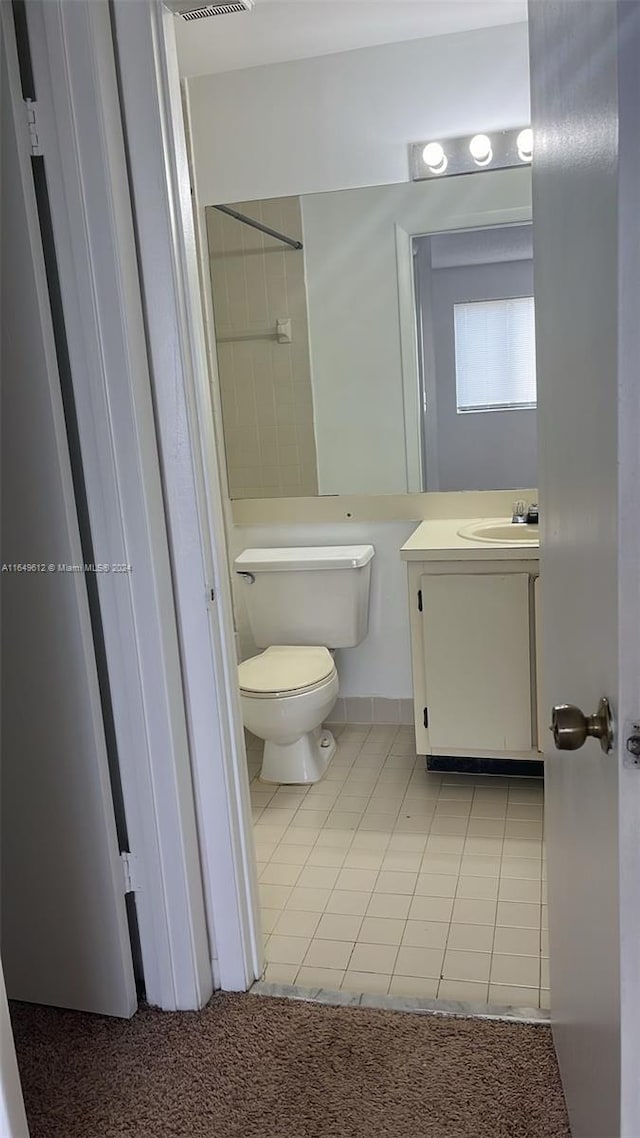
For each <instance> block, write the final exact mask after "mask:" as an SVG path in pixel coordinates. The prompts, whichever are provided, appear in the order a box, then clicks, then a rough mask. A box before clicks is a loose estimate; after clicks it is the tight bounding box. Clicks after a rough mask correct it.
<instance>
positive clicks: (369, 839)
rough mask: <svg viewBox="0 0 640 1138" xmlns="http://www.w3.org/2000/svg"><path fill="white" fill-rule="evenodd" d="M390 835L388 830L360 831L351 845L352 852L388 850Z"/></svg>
mask: <svg viewBox="0 0 640 1138" xmlns="http://www.w3.org/2000/svg"><path fill="white" fill-rule="evenodd" d="M390 836H391V835H390V834H389V833H387V831H386V830H370V831H366V832H365V831H363V830H359V831H358V833H357V834H356V836H355V837H354V839H353V842H352V844H351V849H352V850H386V848H387V846H388V845H389V838H390Z"/></svg>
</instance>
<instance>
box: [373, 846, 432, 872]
mask: <svg viewBox="0 0 640 1138" xmlns="http://www.w3.org/2000/svg"><path fill="white" fill-rule="evenodd" d="M421 862H422V851H418V850H416V851H413V852H412V851H406V850H389V849H388V850H387V852H386V853H385V855H384V860H383V862H382V869H384V870H388V871H395V872H400V873H418V871H419V869H420V864H421Z"/></svg>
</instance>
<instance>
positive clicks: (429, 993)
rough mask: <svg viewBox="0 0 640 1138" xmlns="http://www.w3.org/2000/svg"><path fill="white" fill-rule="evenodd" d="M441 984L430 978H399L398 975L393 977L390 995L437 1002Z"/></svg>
mask: <svg viewBox="0 0 640 1138" xmlns="http://www.w3.org/2000/svg"><path fill="white" fill-rule="evenodd" d="M439 983H440V981H439V980H438V979H435V978H432V977H428V976H398V975H397V974H396V975H394V976H392V977H391V983H390V985H389V995H391V996H408V997H411V996H413V997H415V998H416V999H419V998H422V999H423V1000H435V998H436V996H437V994H438V984H439Z"/></svg>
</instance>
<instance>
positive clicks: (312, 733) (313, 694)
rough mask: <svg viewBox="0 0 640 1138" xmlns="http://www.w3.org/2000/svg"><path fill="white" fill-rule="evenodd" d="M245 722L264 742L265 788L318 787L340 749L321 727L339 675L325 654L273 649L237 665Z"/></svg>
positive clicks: (283, 647) (298, 648)
mask: <svg viewBox="0 0 640 1138" xmlns="http://www.w3.org/2000/svg"><path fill="white" fill-rule="evenodd" d="M238 679H239V683H240V701H241V706H242V717H243V720H244V724H245V726H246V727H247V728H248V729H249V731H251V732H253V734H254V735H257V736H258V738H259V739H264V741H265V743H264V754H263V759H262V768H261V771H260V779H261V781H263V782H273V783H283V784H296V783H298V784H305V783H312V782H317V781H318V779H319V778H321V777H322V775H323V774H324V771H325V770H326V768H327V764H328V763H329V762H330V760H331V758H332V757H333V755H334V753H335V749H336V744H335V740H334V738H333V735H332V734H331V732H330V731H326V730H323V729H322V723H323V721H324V719H325V718H326V717H327V715H328V714H329V712H330V711H331V709H332V708H333V706H334V704H335V702H336V699H337V698H338V673H337V670H336V666H335V663H334V661H333V657H332V656H331V653H330V652H329V651H328V649H327V648H324V647H321V646H314V645H272V646H271V647H269V648H267V649H266V650H265V651H264V652H261V653H260V654H259V655H258V656H253V657H251V659H249V660H245V661H244V663H242V664H240V665H239V668H238Z"/></svg>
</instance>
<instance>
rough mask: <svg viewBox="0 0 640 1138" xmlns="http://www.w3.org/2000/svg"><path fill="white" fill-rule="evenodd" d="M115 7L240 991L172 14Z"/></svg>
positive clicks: (214, 483)
mask: <svg viewBox="0 0 640 1138" xmlns="http://www.w3.org/2000/svg"><path fill="white" fill-rule="evenodd" d="M114 14H115V27H116V39H117V50H118V59H119V67H120V77H121V98H122V106H123V112H124V119H125V123H126V133H127V145H128V156H129V169H130V175H131V180H132V191H133V201H134V210H135V215H136V225H137V233H138V252H139V260H140V268H141V275H142V281H143V292H144V299H145V314H146V321H147V330H148V340H149V347H150V356H151V364H152V373H153V386H154V397H155V406H156V414H157V423H158V433H159V438H160V447H161V455H162V470H163V480H164V487H165V495H166V508H167V517H168V522H169V531H170V544H171V552H172V560H173V570H174V582H175V589H176V604H177V612H178V623H179V630H180V639H181V648H182V660H183V669H184V677H185V688H186V699H187V706H188V712H189V728H190V738H191V753H192V763H193V772H194V784H195V792H196V803H197V812H198V822H199V834H200V851H201V857H202V868H203V874H204V883H205V893H206V898H207V911H208V921H209V930H210V935H211V938H212V942H213V943H214V944H215V952H216V962H215V967H216V974H217V975H216V982H217V983H219V984H220V986H221V987H223V988H226V989H246V988H248V987H249V986H250V985H251V984H252V983H253V981H254V980H255V979H257V978H258V977H259V976H260V974H261V971H262V967H263V961H262V937H261V932H260V918H259V905H258V899H257V880H256V868H255V853H254V848H253V828H252V825H251V815H250V808H249V787H248V776H247V765H246V755H245V746H244V732H243V729H242V716H241V711H240V699H239V691H238V684H237V673H236V656H235V640H234V630H233V616H232V605H231V588H230V579H229V570H228V560H227V546H226V536H225V528H224V514H223V499H222V492H221V487H220V477H219V471H218V463H217V452H216V441H215V433H214V419H213V408H212V400H211V389H210V383H209V372H208V367H207V354H206V346H205V337H204V326H203V317H202V300H201V296H200V291H199V281H198V262H197V249H196V238H195V232H194V225H193V213H192V204H191V187H190V179H189V169H188V161H187V151H186V142H185V137H184V123H183V118H182V109H181V104H180V85H179V78H178V70H177V62H176V58H175V42H174V18H173V17H172V16H170V15H169V14H168V13H167V12H164V10H163V9H162V7H161V5H160V4H159V3H155V2H153V0H152V2H151V3H141V2H139V3H131V2H130V0H115V4H114ZM211 587H213V589H214V594H215V601H214V602H213V603H209V606H208V609H209V620H208V621H207V620H203V619H202V617H203V603H204V602H205V600H206V597H207V591H208V589H210V588H211Z"/></svg>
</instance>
